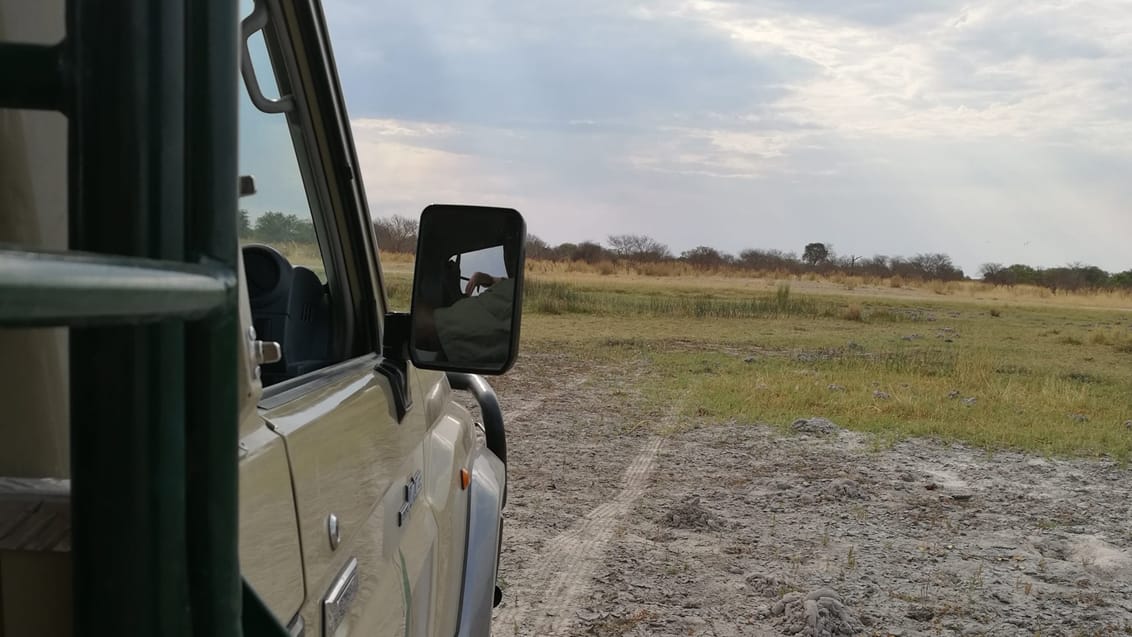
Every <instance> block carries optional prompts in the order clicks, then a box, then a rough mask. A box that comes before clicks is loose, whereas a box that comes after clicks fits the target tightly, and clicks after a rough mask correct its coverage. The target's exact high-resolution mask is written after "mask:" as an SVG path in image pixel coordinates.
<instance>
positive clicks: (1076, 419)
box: [1069, 414, 1089, 422]
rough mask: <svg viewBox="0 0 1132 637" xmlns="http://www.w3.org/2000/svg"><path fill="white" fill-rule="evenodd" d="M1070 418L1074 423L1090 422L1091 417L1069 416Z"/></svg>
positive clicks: (1082, 415) (1081, 415)
mask: <svg viewBox="0 0 1132 637" xmlns="http://www.w3.org/2000/svg"><path fill="white" fill-rule="evenodd" d="M1069 418H1070V419H1071V420H1072V421H1073V422H1089V417H1088V416H1086V415H1085V414H1069Z"/></svg>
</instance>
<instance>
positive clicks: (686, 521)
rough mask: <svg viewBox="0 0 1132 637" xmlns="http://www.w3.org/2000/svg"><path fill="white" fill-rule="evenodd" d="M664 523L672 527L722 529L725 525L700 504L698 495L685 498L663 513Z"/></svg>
mask: <svg viewBox="0 0 1132 637" xmlns="http://www.w3.org/2000/svg"><path fill="white" fill-rule="evenodd" d="M664 523H665V524H666V525H668V526H670V527H672V528H674V529H686V530H703V529H722V528H724V527H725V526H726V525H725V524H724V523H723V521H722V520H720V519H719V518H718V517H717V516H715V515H714V514H712V513H711V512H710V511H708V510H707V509H705V508H703V507H702V506H700V498H699V496H691V497H689V498H685V499H684V501H683V502H681V503H680V504H678V505H676V506H674V507H672V508H671V509H670V510H669V511H668V513H666V514H665V515H664Z"/></svg>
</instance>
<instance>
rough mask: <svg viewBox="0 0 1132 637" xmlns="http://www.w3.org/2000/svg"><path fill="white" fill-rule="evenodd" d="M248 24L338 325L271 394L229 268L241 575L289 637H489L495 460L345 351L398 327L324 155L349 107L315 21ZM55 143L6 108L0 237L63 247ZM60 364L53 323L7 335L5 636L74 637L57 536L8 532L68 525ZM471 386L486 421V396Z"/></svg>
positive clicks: (40, 119) (5, 8)
mask: <svg viewBox="0 0 1132 637" xmlns="http://www.w3.org/2000/svg"><path fill="white" fill-rule="evenodd" d="M249 4H250V3H249ZM258 11H263V12H266V17H265V20H266V23H260V24H255V23H254V21H252V23H248V24H246V27H245V28H246V29H255V28H259V29H271V30H272V34H273V35H272V36H271V38H269V39H270V40H272V41H273V42H275V43H276V44H275V45H274V46H273V47H272V48H271V54H272V60H271V62H272V64H273V65H274V72H275V73H276V75H277V76H278V78H279V85H280V86H289V87H290V88H289V91H290V99H291V100H293V106H292V110H290V111H289V112H288V113H287V114H286V118H287V122H288V124H289V130H290V132H291V136H292V139H291V141H292V143H293V145H294V148H295V149H296V153H297V155H298V161H299V163H300V165H301V166H302V173H303V182H302V184H300V185H302V186H303V187H304V189H305V192H306V196H307V197H308V198H309V201H310V202H311V205H310V209H311V214H312V217H313V223H314V226H315V227H316V228H317V229H318V231H319V245H320V246H321V249H322V265H323V267H324V268H325V276H326V278H327V281H326V282H325V288H324V289H325V302H326V303H328V305H329V311H330V313H331V315H332V316H338V317H339V319H340V318H341V317H342V316H343V315H349V316H350V318H351V320H350V321H348V322H341V321H332V326H331V327H329V328H328V330H330V332H331V333H330V336H329V337H328V338H329V342H330V343H331V345H330V346H329V348H328V349H329V350H330V351H331V352H332V355H331V358H330V360H328V361H323V364H320V365H317V366H316V368H315V369H312V370H311V371H304V372H301V373H295V374H292V375H291V376H290V377H288V378H287V379H285V380H282V381H280V382H277V383H275V384H273V385H271V386H270V387H267V388H265V387H264V382H263V380H262V379H263V375H262V371H261V363H265V362H267V361H270V360H271V358H272V349H273V345H272V344H271V343H265V342H264V341H260V340H257V335H256V334H255V326H256V325H257V323H259V322H260V318H259V317H257V315H256V310H255V308H253V306H252V303H251V302H250V300H249V299H250V298H251V297H250V296H249V286H248V281H247V277H246V276H245V273H244V267H243V266H242V267H241V272H240V274H241V277H240V310H241V312H240V313H241V319H242V320H241V334H242V335H243V336H244V337H245V340H246V348H244V349H243V350H242V352H241V358H240V361H239V365H240V370H241V376H240V378H241V396H242V405H241V411H240V432H239V434H240V442H239V449H238V454H239V459H240V460H239V462H240V464H239V467H240V494H239V507H240V537H239V547H240V563H241V564H240V566H241V570H242V572H243V574H244V576H245V577H246V578H247V580H248V581H249V582H250V583H251V585H252V587H253V588H254V590H255V591H256V593H258V594H259V596H260V597H261V598H262V599H263V600H264V602H265V603H266V605H267V606H268V608H269V609H270V610H271V612H272V613H273V614H274V615H275V616H276V617H277V618H278V619H279V621H280V622H281V623H282V624H283V625H285V626H287V627H288V628H289V630H290V631H291V634H293V635H300V634H301V635H306V636H308V637H313V636H317V635H398V636H401V635H413V636H422V637H423V636H452V635H482V634H488V633H489V632H490V621H491V611H492V606H493V603H494V601H495V595H496V592H497V590H496V588H495V579H496V565H497V559H498V554H499V538H500V524H501V509H502V505H503V497H504V489H505V483H506V470H505V465H504V463H503V461H501V459H500V458H499V457H497V455H496V454H495V453H493V452H492V451H490V450H489V449H488V447H487V446H486V443H485V434H484V432H483V427H482V426H481V425H480V424H479V423H477V422H475V420H474V419H473V415H472V413H470V412H469V410H468V409H466V408H465V407H463V406H461V402H460V401H457V400H455V396H454V390H453V388H452V384H451V383H450V381H449V378H450V376H449V375H448V374H446V373H444V372H439V371H428V370H421V369H417V368H416V367H414V366H413V365H412V364H411V363H408V364H405V363H402V365H401V368H400V372H399V374H398V373H397V372H390V371H389V368H390V367H391V366H390V365H389V364H388V361H387V360H386V359H385V357H384V356H383V352H382V351H369V352H364V351H363V352H359V351H357V349H356V348H355V349H351V348H350V347H348V344H349V343H351V342H355V340H356V339H354V338H353V337H352V336H351V334H357V333H363V332H364V333H368V334H370V335H371V338H370V340H371V341H373V342H376V343H378V344H380V343H382V342H383V340H384V339H386V338H387V337H386V334H385V332H386V330H387V329H391V328H390V327H389V325H387V322H388V319H387V318H386V317H387V315H388V314H389V308H388V307H387V305H386V304H387V300H386V295H385V289H384V283H383V275H382V270H381V266H380V262H379V259H378V252H377V246H376V240H375V237H374V231H373V226H372V223H371V221H370V219H369V217H368V212H367V211H365V208H364V206H362V207H358V206H347V205H344V204H343V203H342V202H343V201H345V200H349V199H352V198H359V197H362V198H364V195H362V194H361V187H360V182H359V181H358V180H354V181H352V182H351V181H350V180H349V179H342V175H341V174H340V172H341V171H342V170H352V169H351V168H350V167H348V166H347V167H345V169H344V168H343V167H342V166H341V165H338V164H337V162H336V157H335V155H334V149H335V148H345V149H348V150H349V153H350V154H351V155H352V152H353V151H352V148H353V145H352V141H350V140H349V139H344V138H343V137H342V135H343V131H345V133H344V134H345V135H348V134H349V132H348V130H349V129H348V125H347V124H345V123H342V124H344V125H343V126H341V128H340V129H334V128H332V127H330V126H328V125H327V122H330V121H333V120H334V119H335V117H338V113H330V114H328V113H327V112H326V110H327V107H328V105H340V102H341V100H342V97H341V94H340V92H339V91H338V88H337V87H338V82H337V78H336V77H335V75H334V73H335V71H334V66H333V59H332V56H330V54H329V50H330V49H329V44H328V42H326V41H324V39H325V36H326V31H325V27H324V25H322V24H311V23H310V17H311V16H314V17H316V18H319V19H320V18H321V9H320V8H319V7H318V5H317V3H316V2H306V1H303V0H297V1H296V2H264V3H260V4H259V8H258V9H257V12H258ZM304 21H306V22H304ZM63 25H64V16H63V3H62V2H61V1H58V2H25V1H23V0H0V39H3V40H17V41H29V42H53V41H57V40H58V39H59V38H61V37H62V33H63V28H64V26H63ZM261 80H262V77H261ZM254 90H258V88H256V89H254ZM328 90H329V93H328ZM339 112H340V113H344V110H342V111H339ZM280 117H282V115H280ZM340 123H341V122H340ZM241 125H242V122H241ZM66 143H67V135H66V120H65V118H64V117H62V116H60V115H57V114H54V113H49V114H44V113H32V112H30V111H29V112H25V111H10V110H0V242H6V243H12V244H17V245H20V246H26V247H29V248H35V249H63V248H66V243H67V213H66V210H67V202H66V192H67V188H66V183H67V182H66V170H67V168H66V156H67V154H66V153H67V148H66ZM256 177H257V182H258V184H259V185H260V186H270V184H264V183H263V178H262V177H261V176H258V175H257V176H256ZM349 183H353V184H354V186H353V187H352V189H347V188H345V187H344V186H343V184H349ZM255 196H256V195H254V194H249V195H248V197H250V198H254V197H255ZM363 213H364V214H363ZM359 246H361V247H364V248H365V249H368V254H362V252H363V249H361V248H359ZM360 306H366V307H364V308H362V309H364V311H362V310H359V307H360ZM260 337H261V338H262V334H261V335H260ZM282 345H283V350H284V351H286V350H287V346H288V344H287V343H283V344H282ZM376 349H377V350H381V347H380V346H378V347H377V348H376ZM67 351H68V332H67V330H66V329H61V328H51V329H39V330H11V331H9V330H0V398H2V401H3V404H4V409H3V416H2V417H0V476H2V478H0V637H22V636H23V635H64V634H69V633H70V631H71V628H72V626H71V618H70V614H69V613H70V606H69V604H70V598H69V591H70V590H71V587H70V569H69V554H68V543H67V541H66V538H65V537H56V538H54V539H53V540H52V541H51V542H50V543H44V542H42V541H37V537H36V536H35V534H34V533H24V534H23V535H21V534H20V533H15V532H9V531H12V530H13V529H15V530H16V531H19V530H20V529H21V528H23V527H20V526H19V525H20V524H26V523H28V521H27V520H24V521H23V522H21V521H20V520H18V519H17V518H16V514H15V513H13V511H14V509H13V508H12V507H11V506H10V505H11V503H12V502H13V501H15V500H14V498H16V499H18V498H20V497H22V498H25V499H26V498H27V497H30V496H29V494H30V495H34V494H35V492H36V491H37V490H38V491H41V492H43V493H46V494H48V495H50V496H51V498H48V499H46V500H45V502H55V503H56V505H57V506H58V510H57V511H56V513H57V514H58V516H60V518H57V520H58V519H62V518H65V517H66V515H67V511H66V505H65V498H66V497H67V493H68V491H67V490H68V488H69V480H68V478H69V448H68V445H69V442H68V417H69V416H68V410H69V406H68V404H67V400H66V397H67V393H68V389H67V388H68V364H67ZM392 367H396V366H392ZM452 378H455V376H453V377H452ZM465 382H468V381H467V380H466V379H465ZM471 382H473V383H477V384H476V387H478V388H479V390H480V397H481V398H485V397H486V398H487V399H488V401H489V402H488V403H486V405H487V407H488V408H489V409H490V408H491V406H492V404H491V403H490V400H491V396H490V389H489V388H487V389H485V388H486V387H487V386H486V384H485V383H482V379H479V378H478V377H476V378H475V379H473V380H472V381H471ZM485 417H487V414H485ZM52 498H53V499H52ZM60 501H63V502H64V504H63V505H58V503H59V502H60ZM6 505H7V508H5V507H6ZM45 510H46V509H45ZM5 525H7V526H5ZM24 530H26V528H25V529H24ZM122 532H123V533H129V529H123V531H122ZM38 539H39V540H42V536H40V537H39V538H38Z"/></svg>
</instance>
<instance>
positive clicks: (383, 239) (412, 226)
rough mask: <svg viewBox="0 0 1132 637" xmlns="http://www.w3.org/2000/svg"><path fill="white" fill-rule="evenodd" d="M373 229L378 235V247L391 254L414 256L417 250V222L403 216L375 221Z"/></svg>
mask: <svg viewBox="0 0 1132 637" xmlns="http://www.w3.org/2000/svg"><path fill="white" fill-rule="evenodd" d="M373 229H374V231H375V232H376V233H377V245H378V247H379V248H381V249H382V250H387V251H389V252H403V253H408V254H412V253H414V252H416V250H417V220H416V219H410V218H408V217H402V216H401V215H393V216H392V217H389V218H388V219H384V218H382V219H375V220H374V222H373Z"/></svg>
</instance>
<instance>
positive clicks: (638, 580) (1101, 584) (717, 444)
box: [493, 352, 1132, 636]
mask: <svg viewBox="0 0 1132 637" xmlns="http://www.w3.org/2000/svg"><path fill="white" fill-rule="evenodd" d="M551 383H553V384H551ZM641 383H642V375H641V372H640V370H639V368H638V366H635V365H634V364H631V363H630V362H626V363H624V364H623V365H619V366H617V368H616V369H614V368H601V367H593V366H592V365H590V364H588V363H587V362H585V361H580V360H577V359H572V358H569V357H566V356H562V355H557V354H554V353H550V352H533V353H532V352H524V353H523V356H522V358H521V359H520V363H519V364H518V365H517V366H516V368H515V369H514V370H513V371H512V372H511V373H510V374H509V375H508V376H506V377H503V378H500V379H495V380H494V381H493V384H494V385H495V386H496V388H497V390H498V391H499V393H500V398H501V400H502V403H503V407H504V410H505V415H506V417H507V420H508V436H509V437H508V448H509V454H510V458H509V461H510V464H509V473H510V487H509V501H508V506H507V509H506V512H505V529H504V540H503V542H504V544H503V554H502V558H501V565H500V578H501V585H502V587H503V588H504V595H503V602H502V604H501V605H500V606H499V607H498V608H497V609H496V612H495V621H494V632H495V634H497V635H540V636H541V635H720V636H723V635H814V636H818V635H829V636H837V635H909V636H910V635H1110V634H1132V550H1130V547H1132V497H1130V496H1132V481H1130V480H1129V478H1130V477H1132V474H1130V472H1129V470H1128V469H1125V468H1120V467H1118V466H1116V465H1114V464H1113V463H1110V462H1104V461H1095V460H1088V461H1086V460H1061V459H1049V458H1042V457H1035V456H1028V455H1023V454H1016V453H996V454H993V455H991V454H988V453H986V452H985V451H980V450H977V449H971V448H968V447H964V446H961V445H946V444H942V443H939V442H934V441H929V440H909V441H905V442H902V443H899V444H897V445H896V446H895V447H891V448H889V447H881V446H880V445H877V444H874V441H873V440H872V439H870V438H869V437H868V436H866V435H863V434H858V433H853V432H848V431H844V430H842V429H840V428H838V427H836V425H835V424H832V423H828V422H822V421H808V422H805V423H799V424H798V429H799V430H798V431H793V432H791V433H783V432H782V430H781V429H780V428H776V427H772V426H769V425H765V424H758V423H700V425H701V426H698V427H696V428H692V429H691V430H688V431H685V432H684V433H677V434H669V435H664V433H663V432H665V431H671V430H672V426H673V425H674V424H682V425H686V424H687V423H675V422H674V418H675V416H674V415H673V413H674V412H673V413H662V412H656V413H652V412H650V411H649V409H648V408H646V407H643V405H644V404H645V403H644V401H643V400H642V399H641V396H640V384H641ZM825 415H826V416H828V417H829V418H830V419H832V420H834V421H836V414H825Z"/></svg>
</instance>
